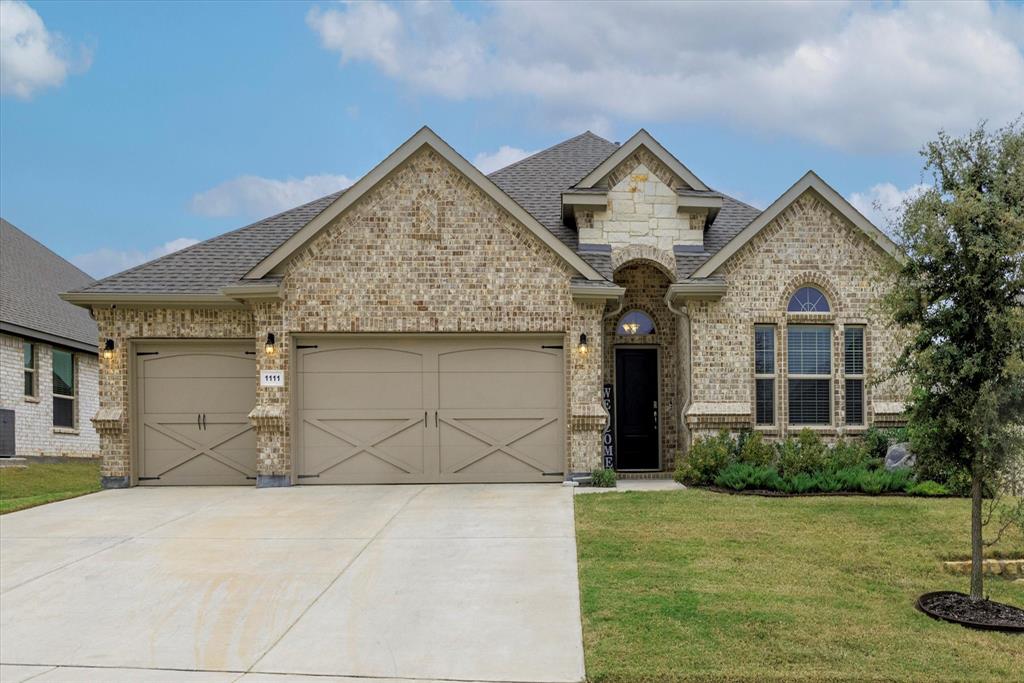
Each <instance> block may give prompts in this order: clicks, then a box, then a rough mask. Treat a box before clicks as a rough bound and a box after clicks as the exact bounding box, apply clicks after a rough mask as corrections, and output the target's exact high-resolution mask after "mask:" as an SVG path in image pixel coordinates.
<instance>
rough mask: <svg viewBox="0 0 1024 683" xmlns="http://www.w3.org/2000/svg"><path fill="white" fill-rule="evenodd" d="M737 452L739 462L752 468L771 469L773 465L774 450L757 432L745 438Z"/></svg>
mask: <svg viewBox="0 0 1024 683" xmlns="http://www.w3.org/2000/svg"><path fill="white" fill-rule="evenodd" d="M739 450H740V452H739V454H738V457H737V459H738V460H739V462H742V463H746V464H747V465H753V466H754V467H772V466H773V465H774V464H775V449H774V448H772V446H771V444H769V443H767V442H765V440H764V437H763V436H761V434H759V433H757V432H754V433H752V434H750V435H749V436H747V437H746V438H745V439H744V440H743V445H742V446H740V449H739Z"/></svg>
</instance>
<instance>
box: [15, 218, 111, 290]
mask: <svg viewBox="0 0 1024 683" xmlns="http://www.w3.org/2000/svg"><path fill="white" fill-rule="evenodd" d="M0 224H3V225H6V226H7V227H9V228H11V229H13V230H17V231H18V232H19V233H21V234H22V235H24V236H25V237H27V238H28V239H30V240H32V241H33V242H35V243H36V244H37V245H39V246H40V247H42V248H43V249H45V250H46V251H48V252H50V253H51V254H53V255H54V256H56V257H57V258H59V259H60V260H61V261H63V262H64V263H66V264H68V265H69V266H71V267H72V268H74V269H75V270H76V271H78V272H79V273H81V274H82V275H84V276H85V277H87V278H89V286H90V287H91V286H92V284H93V283H94V282H97V280H96V278H94V277H93V276H92V275H89V273H87V272H85V271H84V270H82V269H81V268H79V267H78V266H76V265H75V264H74V263H72V262H71V261H69V260H68V259H66V258H64V257H63V256H61V255H60V254H58V253H57V252H55V251H54V250H53V249H50V248H49V247H48V246H46V245H45V244H43V243H42V242H40V241H39V240H37V239H36V238H35V237H33V236H32V235H30V234H28V233H27V232H25V231H24V230H22V229H21V228H19V227H18V226H17V225H15V224H14V223H12V222H10V221H9V220H7V219H6V218H4V217H3V216H0Z"/></svg>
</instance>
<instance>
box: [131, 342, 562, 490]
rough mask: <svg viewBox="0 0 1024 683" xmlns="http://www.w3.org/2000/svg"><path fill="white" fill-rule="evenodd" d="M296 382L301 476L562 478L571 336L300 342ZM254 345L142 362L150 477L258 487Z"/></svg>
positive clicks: (148, 480) (140, 389)
mask: <svg viewBox="0 0 1024 683" xmlns="http://www.w3.org/2000/svg"><path fill="white" fill-rule="evenodd" d="M294 360H295V364H294V371H293V375H292V377H293V379H294V381H295V388H294V393H293V394H292V396H293V400H294V403H295V409H294V412H293V416H294V418H293V419H294V421H293V432H292V436H293V439H292V452H293V454H294V466H295V470H296V474H297V477H298V483H306V484H313V483H318V484H335V483H339V484H340V483H400V482H409V483H413V482H417V483H421V482H531V481H560V480H561V479H562V476H563V471H564V467H565V466H564V461H565V424H564V422H565V418H564V410H563V406H564V405H565V384H564V380H563V377H564V375H563V372H564V371H563V355H562V349H561V338H560V337H538V336H526V335H505V336H484V335H451V336H409V335H406V336H402V335H395V336H390V337H364V336H344V337H343V336H335V337H322V338H316V339H302V340H301V341H300V342H299V344H298V348H297V349H296V355H295V358H294ZM256 382H257V371H256V363H255V355H254V354H253V351H252V344H251V342H249V343H244V342H243V343H239V342H233V343H215V342H193V343H173V342H169V343H147V344H140V345H138V347H137V355H136V366H135V386H136V390H135V392H134V394H135V400H136V413H135V414H136V419H137V422H136V427H135V431H136V437H135V438H136V452H137V453H138V472H139V483H141V484H162V485H166V484H192V485H195V484H249V485H252V484H253V483H254V480H255V478H256V450H257V449H256V436H255V432H254V430H253V428H252V426H251V425H250V424H249V422H248V418H247V415H248V413H249V411H250V410H251V409H252V407H253V406H254V405H255V402H256Z"/></svg>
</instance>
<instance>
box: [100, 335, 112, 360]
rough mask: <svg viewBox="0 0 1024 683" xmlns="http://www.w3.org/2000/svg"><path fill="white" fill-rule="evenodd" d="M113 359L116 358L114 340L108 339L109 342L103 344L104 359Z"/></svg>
mask: <svg viewBox="0 0 1024 683" xmlns="http://www.w3.org/2000/svg"><path fill="white" fill-rule="evenodd" d="M113 357H114V340H113V339H107V341H105V342H103V359H104V360H110V359H111V358H113Z"/></svg>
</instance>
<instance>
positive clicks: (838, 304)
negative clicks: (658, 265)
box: [687, 192, 905, 439]
mask: <svg viewBox="0 0 1024 683" xmlns="http://www.w3.org/2000/svg"><path fill="white" fill-rule="evenodd" d="M888 258H889V256H888V255H887V254H885V253H884V252H883V251H882V250H881V249H879V248H878V247H877V246H876V245H874V244H873V243H871V242H870V241H869V240H868V239H867V238H866V237H865V235H864V234H863V233H862V232H861V231H860V230H859V229H858V228H856V227H854V226H852V225H850V224H848V223H847V222H846V221H845V220H844V219H843V218H842V217H840V216H839V215H838V214H837V213H835V212H834V211H833V210H832V209H831V208H830V207H829V206H828V205H827V204H825V203H824V202H822V201H821V200H820V199H819V198H818V197H817V195H815V194H813V193H812V192H808V193H805V194H804V195H802V196H801V197H800V198H798V199H797V201H795V202H794V203H793V205H791V206H790V207H789V208H788V209H786V210H785V211H783V212H782V214H781V215H780V216H779V217H778V218H777V219H776V220H775V221H773V222H772V223H771V224H769V225H768V226H766V227H765V228H764V229H763V230H762V231H761V232H760V233H759V234H758V235H757V236H756V237H754V238H753V239H752V240H750V242H748V243H747V244H746V245H745V246H744V247H743V248H742V249H741V250H740V251H739V252H737V253H736V254H735V255H734V256H733V257H732V258H731V259H729V260H728V261H726V262H725V263H724V264H723V265H722V267H721V268H720V269H719V270H718V272H717V273H716V274H718V275H725V278H726V282H727V283H728V292H727V293H726V295H725V296H724V297H723V298H722V299H721V300H720V301H717V302H706V301H705V302H693V303H691V305H690V306H689V309H690V315H691V318H692V344H691V348H692V354H693V357H692V365H693V396H692V400H693V403H694V405H693V406H691V408H690V410H689V411H688V418H687V419H688V422H689V423H690V424H691V425H692V426H693V428H694V430H695V436H697V435H708V434H711V433H713V432H715V431H716V430H717V429H719V428H722V427H726V428H729V429H737V428H740V427H753V424H754V416H753V409H754V405H753V395H754V374H753V366H754V360H753V352H754V325H755V324H773V325H775V326H776V367H777V369H778V375H777V379H776V413H777V425H776V426H775V427H773V428H771V429H765V430H764V431H765V434H766V435H767V436H773V437H783V436H785V435H786V433H787V432H789V431H792V430H796V429H798V428H795V427H789V426H788V425H787V422H788V415H787V397H786V391H787V387H786V382H785V380H784V378H785V369H786V328H787V325H790V324H794V323H797V322H798V323H816V324H827V325H831V326H832V327H833V335H832V340H833V348H832V364H833V381H832V388H833V412H832V418H833V419H832V422H833V424H832V425H831V426H829V427H827V428H821V429H820V431H821V433H822V435H823V436H824V437H826V438H827V439H833V438H835V437H836V436H838V435H841V434H844V433H856V432H857V431H860V430H862V429H863V427H847V426H845V425H844V422H845V414H844V411H845V401H844V398H845V396H844V391H845V382H844V381H843V362H842V359H843V327H844V325H848V324H856V325H864V326H865V347H866V348H865V369H866V373H867V377H866V381H865V392H866V399H865V408H866V418H867V419H866V422H867V424H869V425H870V424H872V423H873V422H874V410H873V404H874V403H876V402H877V403H880V404H881V403H887V404H891V403H892V402H898V401H901V400H902V399H903V397H904V395H905V394H904V391H905V387H904V386H903V385H902V384H901V383H899V382H897V381H895V380H891V379H890V380H886V381H885V382H882V383H880V384H874V383H873V380H875V379H878V378H880V377H882V375H883V374H884V373H885V371H886V370H887V368H888V367H889V365H890V363H891V362H892V360H893V359H894V358H895V356H896V354H897V353H898V349H899V347H900V340H899V339H898V338H897V335H896V334H894V332H893V330H892V326H891V325H890V324H889V323H888V322H887V318H886V316H885V313H884V312H883V311H882V310H881V306H880V304H881V299H882V297H883V296H884V293H885V291H886V287H887V282H888V276H887V275H886V261H887V259H888ZM802 285H811V286H815V287H818V288H820V289H821V290H822V291H823V292H825V294H826V296H828V297H829V303H830V304H831V308H832V312H831V313H830V314H827V315H806V314H787V313H786V305H787V303H788V301H789V297H790V295H792V293H793V292H794V291H795V290H796V289H797V288H798V287H800V286H802ZM723 404H732V405H737V404H740V405H743V406H747V410H748V413H747V415H746V419H745V420H744V419H743V418H742V417H741V416H739V415H737V414H736V411H735V410H732V409H730V410H729V411H717V410H715V409H714V408H715V406H716V405H723ZM759 429H761V428H759Z"/></svg>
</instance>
